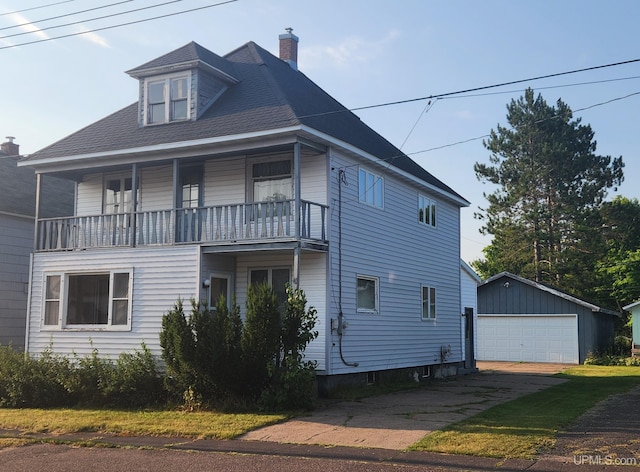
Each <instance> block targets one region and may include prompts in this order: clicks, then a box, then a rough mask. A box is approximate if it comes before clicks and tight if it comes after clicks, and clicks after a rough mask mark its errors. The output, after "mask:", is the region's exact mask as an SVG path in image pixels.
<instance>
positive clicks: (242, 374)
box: [160, 284, 318, 409]
mask: <svg viewBox="0 0 640 472" xmlns="http://www.w3.org/2000/svg"><path fill="white" fill-rule="evenodd" d="M306 303H307V301H306V298H305V296H304V293H303V292H302V291H301V290H292V289H291V288H290V287H287V302H286V303H285V307H284V312H283V313H282V314H281V311H280V308H279V307H278V302H277V298H276V295H275V293H274V291H273V289H272V288H271V287H270V286H268V285H266V284H264V285H260V286H258V287H255V288H254V287H250V288H249V289H248V291H247V302H246V317H245V321H244V323H243V322H242V320H241V318H240V309H239V307H238V306H237V305H236V303H235V301H234V302H233V303H232V307H231V308H230V309H229V308H228V307H227V303H226V300H225V299H224V298H221V299H220V300H219V301H218V303H217V304H216V309H215V310H210V309H209V308H208V307H207V306H206V305H203V304H201V303H199V302H196V301H195V300H191V312H190V313H189V314H188V315H187V313H185V310H184V306H183V303H182V301H181V300H178V301H177V302H176V303H175V304H174V306H173V308H172V309H171V310H170V311H169V312H168V313H166V314H165V315H164V316H163V319H162V332H161V333H160V345H161V346H162V358H163V360H164V362H165V365H166V369H167V375H166V377H165V385H166V388H167V389H168V390H169V391H170V392H172V394H173V396H174V398H175V399H182V401H183V402H184V405H185V407H186V408H187V409H195V408H200V407H202V406H217V407H220V406H221V405H234V406H237V405H251V404H253V405H254V406H261V407H263V408H270V409H275V408H278V409H282V408H306V407H309V406H310V405H311V403H312V401H313V398H314V382H315V363H313V362H310V361H304V350H305V348H306V346H307V345H308V344H309V342H311V341H312V340H313V339H315V338H316V337H317V335H318V333H317V332H316V331H314V330H313V328H314V326H315V323H316V319H317V318H316V310H315V309H314V308H309V309H308V310H307V309H306Z"/></svg>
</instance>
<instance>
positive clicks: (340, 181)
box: [337, 169, 359, 367]
mask: <svg viewBox="0 0 640 472" xmlns="http://www.w3.org/2000/svg"><path fill="white" fill-rule="evenodd" d="M346 182H347V176H346V173H345V171H344V169H338V329H337V331H338V349H339V351H340V360H341V361H342V363H343V364H344V365H346V366H348V367H358V365H359V364H358V363H357V362H347V361H346V360H345V358H344V355H343V353H342V334H343V333H344V328H345V326H344V314H343V313H342V184H343V183H345V184H346Z"/></svg>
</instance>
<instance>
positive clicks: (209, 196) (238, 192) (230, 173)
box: [204, 157, 247, 206]
mask: <svg viewBox="0 0 640 472" xmlns="http://www.w3.org/2000/svg"><path fill="white" fill-rule="evenodd" d="M246 180H247V178H246V170H245V158H244V157H235V158H230V159H215V160H210V161H207V163H206V165H205V170H204V205H205V206H212V205H229V204H233V203H242V202H244V201H245V200H246V196H245V195H246V191H245V186H246Z"/></svg>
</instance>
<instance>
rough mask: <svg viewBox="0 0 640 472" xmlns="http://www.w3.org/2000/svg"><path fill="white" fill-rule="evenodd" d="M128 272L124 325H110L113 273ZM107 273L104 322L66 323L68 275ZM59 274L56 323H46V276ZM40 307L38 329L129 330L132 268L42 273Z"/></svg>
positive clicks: (131, 310)
mask: <svg viewBox="0 0 640 472" xmlns="http://www.w3.org/2000/svg"><path fill="white" fill-rule="evenodd" d="M123 273H127V274H129V307H128V312H127V324H126V325H112V324H111V322H112V316H113V313H112V311H113V286H114V283H113V279H114V275H115V274H123ZM106 274H109V314H108V317H107V323H106V324H67V304H68V302H69V299H68V294H69V285H68V284H69V277H70V276H75V275H106ZM50 276H60V304H59V307H58V309H59V312H58V324H57V325H46V324H44V320H45V305H46V298H45V297H46V286H47V277H50ZM42 288H43V290H42V297H43V298H42V307H41V316H40V329H41V330H42V331H131V316H132V312H133V268H132V267H129V268H122V269H119V268H118V269H110V270H104V271H100V270H92V271H70V272H46V273H44V274H43V280H42Z"/></svg>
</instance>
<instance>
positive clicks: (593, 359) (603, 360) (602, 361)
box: [584, 352, 640, 366]
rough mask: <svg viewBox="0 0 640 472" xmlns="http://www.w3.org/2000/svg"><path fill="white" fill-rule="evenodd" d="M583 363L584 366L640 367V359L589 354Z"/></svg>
mask: <svg viewBox="0 0 640 472" xmlns="http://www.w3.org/2000/svg"><path fill="white" fill-rule="evenodd" d="M584 363H585V365H607V366H617V365H622V366H624V365H627V366H640V357H627V356H616V355H613V354H603V355H597V354H594V353H591V352H590V353H589V354H588V355H587V358H586V359H585V360H584Z"/></svg>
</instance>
